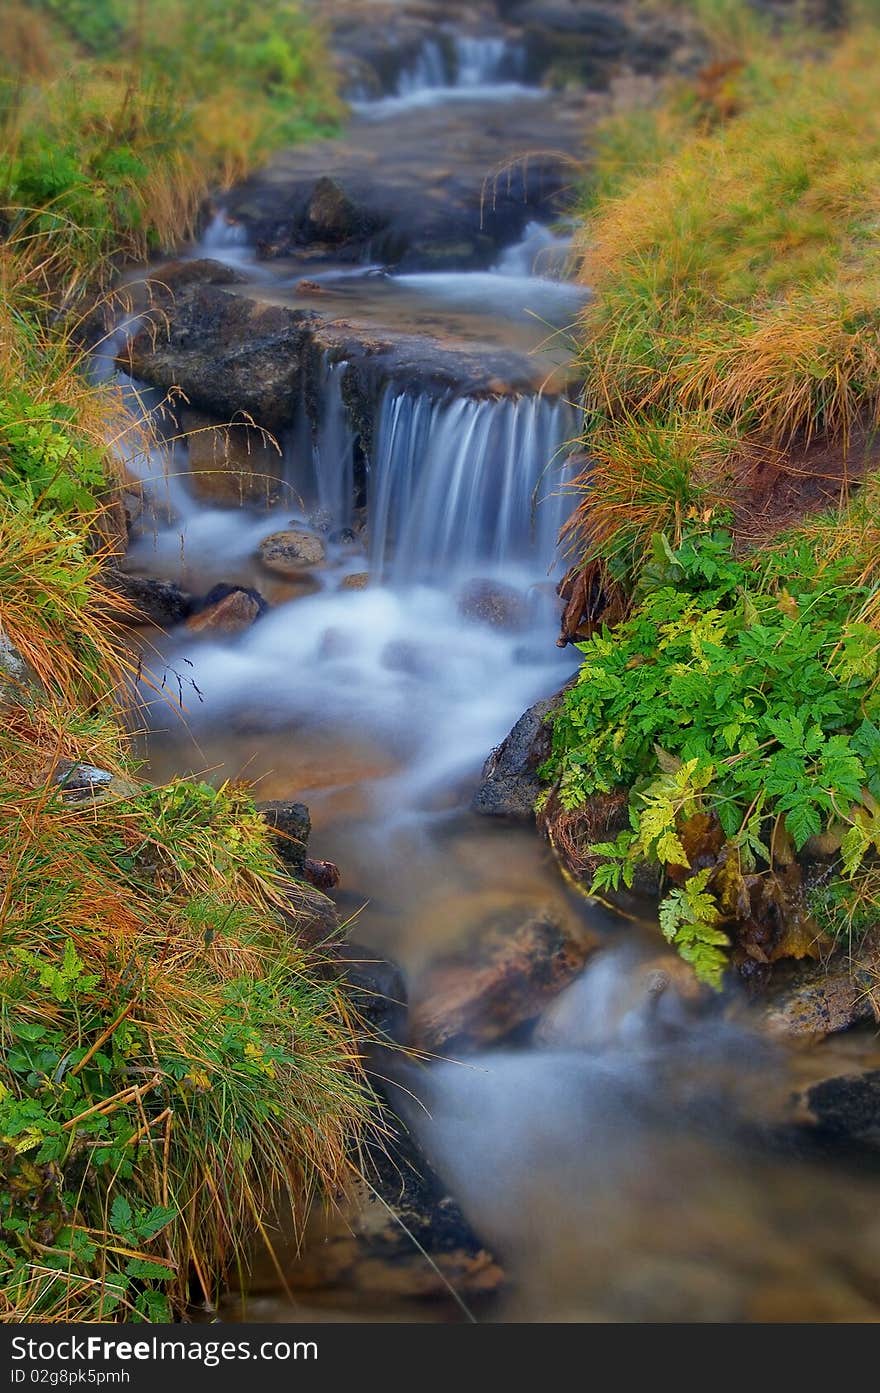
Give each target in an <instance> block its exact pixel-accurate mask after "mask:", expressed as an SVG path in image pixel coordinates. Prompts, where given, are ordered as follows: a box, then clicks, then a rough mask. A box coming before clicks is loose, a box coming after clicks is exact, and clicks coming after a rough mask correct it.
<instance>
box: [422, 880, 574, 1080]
mask: <svg viewBox="0 0 880 1393" xmlns="http://www.w3.org/2000/svg"><path fill="white" fill-rule="evenodd" d="M598 946H599V939H598V936H597V935H595V934H593V933H592V932H591V931H590V930H589V929H587V928H586V927H585V926H584V925H583V924H580V923H577V924H567V923H564V922H563V921H562V919H561V918H560V917H559V915H558V914H557V912H556V911H555V910H554V909H552V908H543V909H538V910H534V911H532V912H529V911H528V910H526V911H525V912H524V913H520V914H518V913H517V912H515V911H514V912H504V913H501V914H497V915H494V916H493V917H492V918H491V919H490V920H489V921H488V922H487V923H485V924H484V925H482V926H481V927H480V929H479V930H478V931H477V932H476V933H475V934H474V935H473V937H472V939H471V941H470V943H468V944H467V945H466V946H465V948H464V949H462V950H461V951H459V952H456V953H454V954H452V955H450V956H449V957H447V958H444V959H441V960H440V961H439V962H436V963H435V964H434V965H433V966H432V967H430V968H429V969H428V971H427V973H426V974H425V976H424V977H423V978H422V980H421V981H420V983H419V986H418V994H417V997H416V999H415V1000H414V1002H413V1007H412V1016H411V1026H410V1044H411V1045H412V1046H413V1048H414V1049H418V1050H424V1051H426V1052H427V1053H429V1054H449V1053H450V1052H456V1051H459V1050H473V1049H479V1048H481V1047H483V1046H486V1045H491V1044H494V1043H496V1042H497V1041H500V1040H503V1039H505V1038H506V1037H507V1036H510V1035H512V1034H513V1032H514V1031H516V1030H518V1029H519V1028H520V1027H521V1026H522V1025H524V1024H526V1023H527V1022H529V1021H532V1020H534V1019H535V1017H536V1016H537V1015H538V1014H539V1013H540V1011H541V1010H542V1009H543V1007H544V1006H546V1005H547V1003H548V1002H549V1001H550V1000H552V998H553V997H555V996H556V995H557V994H558V993H559V992H560V991H561V990H562V988H563V987H565V986H567V985H568V983H569V982H570V981H571V980H572V979H573V978H574V977H575V975H576V974H577V973H578V972H580V970H581V968H582V967H583V965H584V963H585V962H586V960H587V958H588V957H589V955H590V954H591V953H592V952H593V951H594V949H595V948H597V947H598Z"/></svg>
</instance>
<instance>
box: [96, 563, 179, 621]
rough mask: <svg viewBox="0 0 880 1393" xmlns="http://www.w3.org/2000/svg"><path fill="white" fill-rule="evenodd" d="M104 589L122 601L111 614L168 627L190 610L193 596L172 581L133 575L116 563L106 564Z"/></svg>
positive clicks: (102, 576)
mask: <svg viewBox="0 0 880 1393" xmlns="http://www.w3.org/2000/svg"><path fill="white" fill-rule="evenodd" d="M101 580H102V583H103V585H104V587H105V589H107V590H109V591H111V592H112V594H114V595H118V596H119V597H120V599H121V600H122V601H123V604H122V605H120V607H119V608H118V609H115V608H114V611H113V614H114V618H116V619H118V620H120V621H121V622H123V623H126V624H155V626H156V627H157V628H159V629H171V628H173V627H174V625H175V624H182V623H183V621H184V620H185V619H187V618H188V617H189V615H190V614H192V612H193V610H194V608H195V600H194V599H193V597H192V595H188V594H187V593H186V592H185V591H184V590H181V589H180V586H179V585H175V584H174V583H173V582H172V581H167V580H157V579H156V577H155V576H135V575H131V574H129V572H127V571H120V570H119V569H118V568H117V567H116V566H107V567H105V569H104V571H103V573H102V575H101Z"/></svg>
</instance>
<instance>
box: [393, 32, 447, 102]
mask: <svg viewBox="0 0 880 1393" xmlns="http://www.w3.org/2000/svg"><path fill="white" fill-rule="evenodd" d="M448 85H449V73H448V71H447V67H446V59H445V57H444V54H443V49H442V48H441V47H440V45H439V43H438V42H437V40H436V39H427V40H426V41H425V43H423V44H422V47H421V48H420V49H419V51H418V53H417V55H416V57H415V59H414V60H413V62H412V64H411V66H410V67H408V68H404V69H403V71H402V72H401V74H400V76H399V78H398V81H397V96H399V97H409V96H412V95H413V94H414V93H416V92H423V91H425V90H426V88H432V87H446V86H448Z"/></svg>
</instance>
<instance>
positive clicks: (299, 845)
mask: <svg viewBox="0 0 880 1393" xmlns="http://www.w3.org/2000/svg"><path fill="white" fill-rule="evenodd" d="M257 812H258V813H260V815H261V816H262V818H263V821H264V822H265V823H266V824H267V826H268V827H270V828H271V829H272V833H273V836H272V844H273V846H274V848H275V850H276V852H277V854H278V855H279V856H280V858H281V860H282V861H283V862H284V864H285V866H286V867H287V869H288V870H289V871H290V872H291V874H292V875H295V876H301V875H302V872H303V867H304V865H305V862H306V857H307V856H308V846H309V837H310V836H311V835H312V819H311V816H310V815H309V810H308V808H307V807H306V805H305V803H297V802H295V801H294V800H293V799H284V798H279V799H273V800H272V801H269V802H265V803H258V804H257Z"/></svg>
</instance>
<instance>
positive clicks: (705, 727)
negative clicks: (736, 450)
mask: <svg viewBox="0 0 880 1393" xmlns="http://www.w3.org/2000/svg"><path fill="white" fill-rule="evenodd" d="M842 566H843V563H841V567H842ZM865 593H866V592H865V591H864V590H862V589H860V588H858V587H851V586H850V587H848V586H845V585H844V584H843V583H842V582H841V579H840V571H839V570H836V569H835V568H834V567H828V566H826V567H824V568H820V567H819V566H818V564H817V562H816V559H815V557H814V556H813V555H812V553H811V551H810V549H809V548H808V547H807V546H806V545H801V546H800V547H799V548H797V549H788V550H787V549H785V548H784V547H780V548H779V549H777V550H776V551H774V552H768V553H765V554H763V555H762V556H760V557H753V558H749V559H745V560H742V559H737V558H736V557H735V556H734V554H733V550H732V546H731V538H730V534H729V533H728V532H727V531H725V530H723V529H719V528H716V529H714V530H710V531H700V530H692V531H691V532H690V534H689V535H687V536H686V537H685V538H684V540H683V542H682V544H681V545H680V546H679V547H678V548H676V549H673V548H672V547H671V546H670V545H669V542H668V541H667V540H666V539H665V538H663V537H659V538H656V539H655V543H654V546H653V548H652V554H651V557H650V560H649V561H648V562H647V563H646V564H645V566H644V567H643V569H642V572H641V574H640V576H639V579H638V584H637V587H636V598H637V604H636V606H635V608H634V610H633V612H632V614H631V616H630V618H629V619H627V620H625V621H624V622H623V623H622V624H620V625H618V626H617V627H616V628H615V629H614V630H612V631H603V632H601V633H598V634H595V635H594V636H593V637H592V638H591V639H589V640H588V641H587V642H586V643H583V644H581V645H580V647H581V651H582V652H583V654H584V662H583V665H582V667H581V670H580V674H579V677H578V681H577V684H576V685H575V686H574V687H573V688H571V689H570V690H569V691H568V692H567V693H566V695H565V698H564V700H563V704H562V708H561V711H560V714H559V716H558V718H557V719H556V721H555V725H554V732H553V749H552V754H551V758H550V760H549V761H548V763H547V764H546V766H545V767H544V770H543V774H544V776H545V777H546V778H548V779H552V780H554V781H556V782H557V784H558V795H559V799H560V801H561V804H562V806H563V807H564V808H565V809H568V810H571V809H576V808H578V807H581V806H583V805H584V804H585V803H586V801H587V800H588V799H589V798H590V797H591V796H592V795H594V794H596V793H609V792H611V791H612V790H615V789H618V788H630V789H632V790H633V794H632V799H631V818H632V828H633V831H632V833H625V834H623V835H622V836H621V837H620V838H618V840H617V842H616V843H613V844H607V843H603V844H600V845H599V846H596V847H594V848H593V851H594V852H595V853H596V854H598V855H601V856H603V857H606V858H610V866H611V869H609V868H608V865H601V866H600V868H599V872H598V874H597V879H596V886H597V888H599V889H605V888H613V889H616V888H618V887H619V885H620V884H621V882H622V883H624V884H631V883H632V875H633V869H634V866H635V865H636V864H637V863H638V862H639V861H645V860H647V861H654V862H657V863H659V864H660V865H663V866H678V867H685V868H687V867H688V866H689V860H688V856H687V853H686V851H685V848H684V846H683V844H682V839H681V832H682V828H683V827H684V826H685V825H686V824H687V823H688V822H689V820H690V819H692V818H693V817H694V816H695V815H696V814H698V813H700V812H705V813H707V814H709V815H710V816H711V817H712V818H713V819H717V822H718V823H719V824H720V826H721V829H722V830H723V833H724V836H725V837H726V838H727V839H728V840H729V841H730V842H731V843H732V844H733V845H734V847H735V848H736V850H737V854H738V855H739V856H740V858H743V857H744V858H745V860H746V863H747V864H751V865H754V864H755V863H756V862H757V863H760V862H763V863H765V864H767V863H769V860H770V853H769V849H768V848H769V844H770V842H771V839H772V836H773V831H774V827H775V826H776V825H777V824H779V825H781V826H783V827H784V828H785V830H786V831H787V833H788V834H789V836H790V837H791V839H792V842H793V843H794V846H795V848H796V849H797V850H801V849H802V848H803V847H804V845H805V844H806V843H807V841H808V840H809V839H810V838H811V837H813V836H815V835H816V834H818V833H820V832H822V831H824V830H826V829H828V828H829V827H831V826H832V825H833V824H842V825H844V826H845V827H846V828H848V830H847V831H846V835H845V838H844V857H845V862H844V865H845V873H846V874H847V875H848V876H853V875H855V874H856V872H857V871H858V870H859V868H860V867H861V866H862V863H863V861H864V859H865V857H866V855H867V854H868V852H869V851H871V850H872V849H875V850H880V809H878V802H877V801H876V800H877V797H878V796H880V729H878V721H880V693H878V690H877V679H878V676H880V657H878V655H880V638H878V635H877V633H876V632H875V631H874V630H873V629H871V628H869V627H868V626H866V625H864V624H860V623H858V622H857V621H855V620H853V619H852V617H851V616H852V613H853V610H854V609H858V607H859V605H860V603H861V602H862V601H863V600H864V598H865ZM688 884H690V882H688ZM699 888H700V890H701V891H702V889H703V888H704V887H703V886H700V887H699ZM673 893H674V894H675V895H676V896H677V898H676V899H675V901H674V903H675V905H676V911H675V912H676V914H679V912H681V913H683V912H685V910H687V912H689V913H690V912H691V911H692V910H693V912H694V913H696V910H695V909H694V906H692V905H690V904H689V902H688V901H687V900H686V898H685V900H682V898H681V896H680V895H679V894H678V892H673ZM669 922H671V921H669ZM675 922H676V923H678V920H677V919H676V920H675ZM713 922H714V921H713ZM688 932H690V930H688ZM676 942H677V943H678V944H679V946H681V947H682V948H683V949H684V948H686V949H687V952H688V953H690V954H691V957H692V960H694V962H695V965H696V966H698V967H699V969H700V970H701V971H702V972H703V975H704V976H706V977H707V978H710V977H711V978H712V979H714V978H715V976H717V974H716V973H715V971H714V968H713V969H711V970H710V963H711V960H712V955H711V954H710V955H709V958H703V957H701V958H700V960H699V962H697V961H696V959H695V958H693V954H694V952H695V951H696V949H695V947H694V945H693V944H691V943H685V942H684V941H683V940H681V939H679V938H676ZM709 946H710V947H712V948H714V949H718V948H720V947H721V946H722V941H721V939H716V940H714V941H710V943H709ZM701 951H702V950H701Z"/></svg>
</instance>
